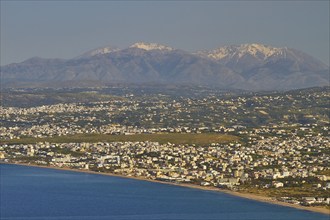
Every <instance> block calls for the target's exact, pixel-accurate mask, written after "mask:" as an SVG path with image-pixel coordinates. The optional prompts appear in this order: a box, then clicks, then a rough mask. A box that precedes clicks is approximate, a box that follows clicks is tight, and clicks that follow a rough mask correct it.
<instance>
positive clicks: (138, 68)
mask: <svg viewBox="0 0 330 220" xmlns="http://www.w3.org/2000/svg"><path fill="white" fill-rule="evenodd" d="M1 80H2V85H3V86H4V87H70V86H79V87H90V86H101V85H109V84H114V83H134V84H176V85H181V84H182V85H203V86H215V87H219V88H221V89H245V90H288V89H298V88H308V87H314V86H326V85H329V66H327V65H326V64H324V63H322V62H321V61H319V60H317V59H315V58H313V57H312V56H310V55H308V54H306V53H304V52H301V51H299V50H296V49H291V48H286V47H282V48H276V47H271V46H268V45H263V44H242V45H231V46H225V47H220V48H217V49H214V50H204V51H198V52H194V53H190V52H186V51H183V50H180V49H175V48H171V47H169V46H164V45H160V44H156V43H144V42H139V43H135V44H133V45H131V46H130V47H127V48H124V49H119V48H117V47H111V46H106V47H101V48H97V49H95V50H92V51H88V52H86V53H84V54H82V55H79V56H77V57H75V58H72V59H44V58H39V57H34V58H31V59H28V60H26V61H24V62H21V63H13V64H9V65H5V66H1Z"/></svg>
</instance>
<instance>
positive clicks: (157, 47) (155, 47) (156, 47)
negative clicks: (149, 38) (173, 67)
mask: <svg viewBox="0 0 330 220" xmlns="http://www.w3.org/2000/svg"><path fill="white" fill-rule="evenodd" d="M130 48H139V49H143V50H168V51H170V50H173V48H171V47H168V46H164V45H161V44H156V43H144V42H138V43H135V44H133V45H131V46H130Z"/></svg>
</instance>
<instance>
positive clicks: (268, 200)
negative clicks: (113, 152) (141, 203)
mask: <svg viewBox="0 0 330 220" xmlns="http://www.w3.org/2000/svg"><path fill="white" fill-rule="evenodd" d="M0 164H11V165H20V166H28V167H38V168H46V169H55V170H63V171H72V172H79V173H88V174H96V175H104V176H113V177H120V178H127V179H135V180H140V181H147V182H153V183H160V184H167V185H174V186H180V187H187V188H192V189H198V190H207V191H214V192H221V193H226V194H228V195H232V196H237V197H241V198H245V199H250V200H255V201H259V202H265V203H269V204H273V205H280V206H286V207H291V208H295V209H300V210H305V211H311V212H317V213H321V214H325V215H329V216H330V210H328V209H326V208H323V207H310V206H302V205H297V204H290V203H286V202H281V201H277V200H274V199H272V198H270V197H266V196H261V195H255V194H251V193H242V192H236V191H231V190H226V189H219V188H216V187H212V186H199V185H195V184H191V183H173V182H165V181H159V180H152V179H146V178H143V177H134V176H124V175H119V174H113V173H104V172H94V171H90V170H84V169H72V168H62V167H53V166H44V165H35V164H27V163H13V162H0Z"/></svg>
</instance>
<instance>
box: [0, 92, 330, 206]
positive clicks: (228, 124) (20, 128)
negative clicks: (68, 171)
mask: <svg viewBox="0 0 330 220" xmlns="http://www.w3.org/2000/svg"><path fill="white" fill-rule="evenodd" d="M329 97H330V95H329V93H328V92H326V91H323V90H322V91H318V90H315V91H313V90H311V91H309V92H299V91H298V92H297V91H296V92H286V93H268V94H252V93H248V94H246V95H230V96H227V95H226V93H223V94H222V95H215V94H209V95H207V96H203V97H199V95H197V96H196V97H178V96H173V97H170V96H168V95H162V94H154V95H145V94H142V95H134V94H129V95H127V94H126V95H123V96H121V97H117V98H112V99H111V100H109V101H99V102H89V103H62V104H54V105H41V106H36V107H29V108H27V107H26V108H23V107H4V106H0V122H1V125H2V126H1V127H0V159H1V160H3V161H5V162H22V163H33V164H40V165H48V166H54V167H68V168H74V169H85V170H93V171H97V172H109V173H116V174H120V175H126V176H134V177H141V178H148V179H154V180H159V181H170V182H186V183H192V184H198V185H202V186H213V187H219V188H228V189H232V190H242V189H243V188H254V189H262V190H267V189H275V188H276V189H281V188H285V187H305V188H306V187H307V188H310V189H311V191H310V192H315V197H314V199H313V198H312V197H313V196H311V197H306V196H303V195H301V196H299V193H298V194H297V195H298V196H296V197H291V196H290V197H280V198H279V199H281V200H283V201H286V202H291V203H300V204H304V205H311V204H329V198H328V197H329V196H326V195H329V191H330V169H329V167H330V163H329V161H330V138H329V129H328V122H329V116H328V100H329ZM311 109H313V111H312V110H311ZM153 133H220V134H231V135H236V136H238V137H239V138H240V140H239V141H233V142H230V143H210V144H208V145H206V146H205V145H204V146H201V145H188V144H185V145H183V144H173V143H166V144H160V143H158V142H148V141H143V142H105V141H101V140H99V141H100V142H98V143H48V142H45V141H47V139H40V140H42V141H43V142H39V143H35V142H38V138H48V137H60V136H70V135H71V136H74V135H84V134H107V135H136V134H153ZM78 137H79V136H78ZM26 138H29V139H28V140H29V141H27V142H24V140H27V139H26ZM19 139H20V141H21V142H20V143H32V142H34V144H18V143H19ZM31 140H32V141H31ZM50 140H51V139H50ZM310 194H311V193H310Z"/></svg>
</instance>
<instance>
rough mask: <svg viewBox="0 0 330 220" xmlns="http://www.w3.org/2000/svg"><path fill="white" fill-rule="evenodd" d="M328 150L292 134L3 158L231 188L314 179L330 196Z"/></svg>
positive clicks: (7, 149)
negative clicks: (216, 141) (203, 143)
mask: <svg viewBox="0 0 330 220" xmlns="http://www.w3.org/2000/svg"><path fill="white" fill-rule="evenodd" d="M329 149H330V138H329V137H324V136H305V137H299V136H296V135H294V134H292V135H289V134H287V136H285V137H281V138H279V137H275V136H270V137H263V138H259V139H253V138H251V140H250V141H249V143H248V144H242V143H239V142H233V143H228V144H220V143H212V144H210V145H209V146H196V145H181V144H171V143H167V144H159V143H158V142H109V143H108V142H98V143H47V142H46V143H45V142H44V143H37V144H2V145H1V146H0V158H1V159H2V160H4V161H5V162H24V163H33V164H39V165H48V166H54V167H67V168H74V169H86V170H93V171H96V172H110V173H115V174H120V175H126V176H134V177H140V178H147V179H154V180H160V181H170V182H186V183H193V184H198V185H202V186H214V187H220V188H229V189H232V190H237V189H239V187H240V186H244V185H246V184H248V185H250V186H252V187H259V188H264V189H267V188H281V187H286V186H289V185H292V184H293V185H294V184H296V185H302V184H304V183H307V182H308V180H309V179H310V178H313V179H314V184H313V187H314V188H316V189H317V190H319V191H323V192H324V194H325V195H326V194H327V193H329V191H330V176H328V175H326V174H322V173H327V172H325V171H327V170H328V169H329V161H330V156H329V153H328V152H329ZM328 173H329V172H328ZM315 179H316V183H315ZM322 199H323V200H322V204H323V203H324V204H329V202H330V200H329V198H328V197H322ZM282 200H288V201H290V202H292V203H293V202H296V201H298V202H299V203H301V204H318V203H320V201H321V199H319V198H315V200H312V199H310V198H309V199H306V198H305V197H304V198H302V197H301V198H289V199H283V198H282ZM313 201H314V202H313Z"/></svg>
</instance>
